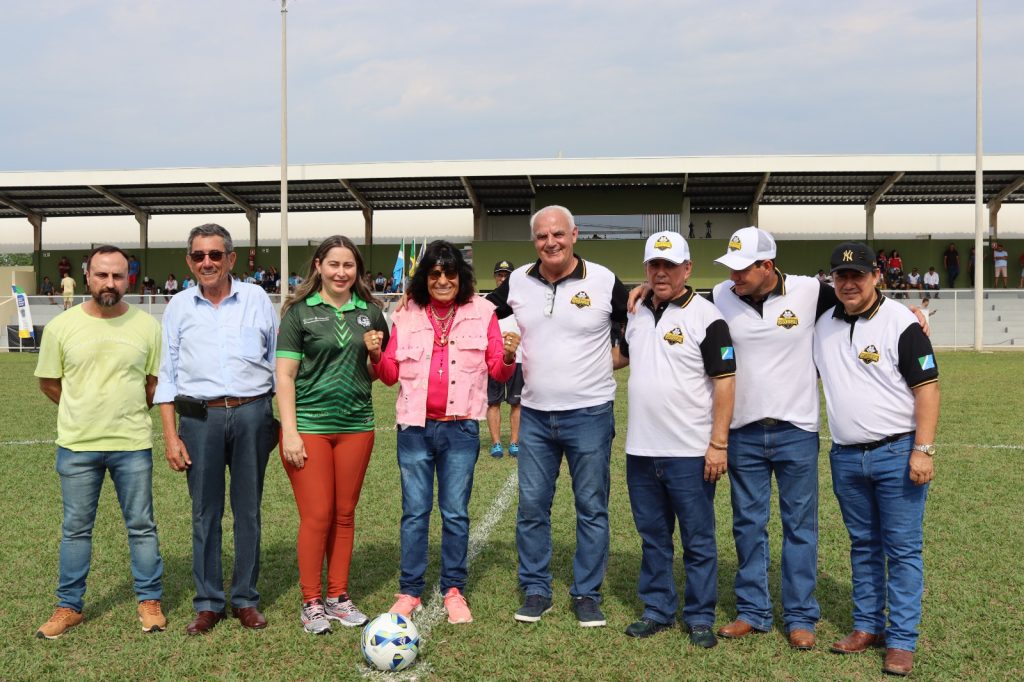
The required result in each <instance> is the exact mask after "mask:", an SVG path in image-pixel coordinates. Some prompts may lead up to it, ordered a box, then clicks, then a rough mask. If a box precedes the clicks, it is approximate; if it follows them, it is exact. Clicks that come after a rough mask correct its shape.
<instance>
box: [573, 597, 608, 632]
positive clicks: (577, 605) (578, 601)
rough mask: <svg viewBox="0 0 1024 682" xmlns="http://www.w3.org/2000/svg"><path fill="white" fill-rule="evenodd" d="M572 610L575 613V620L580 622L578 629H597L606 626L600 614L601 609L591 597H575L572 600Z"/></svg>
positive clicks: (602, 615)
mask: <svg viewBox="0 0 1024 682" xmlns="http://www.w3.org/2000/svg"><path fill="white" fill-rule="evenodd" d="M573 610H575V611H576V620H578V621H579V622H580V627H584V628H599V627H602V626H604V625H607V624H608V623H607V621H605V619H604V614H603V613H601V607H600V606H598V605H597V600H596V599H594V598H593V597H576V598H575V599H574V600H573Z"/></svg>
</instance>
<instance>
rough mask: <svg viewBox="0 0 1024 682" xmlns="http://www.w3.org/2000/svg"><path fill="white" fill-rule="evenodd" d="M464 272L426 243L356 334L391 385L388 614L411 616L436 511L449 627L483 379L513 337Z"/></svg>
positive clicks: (461, 616) (501, 367)
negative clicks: (398, 292) (394, 489)
mask: <svg viewBox="0 0 1024 682" xmlns="http://www.w3.org/2000/svg"><path fill="white" fill-rule="evenodd" d="M473 284H474V277H473V269H472V267H471V266H470V265H469V264H468V263H466V261H465V260H464V259H463V257H462V253H461V252H460V251H459V249H457V248H456V247H455V246H454V245H452V244H451V243H449V242H446V241H442V240H438V241H434V242H431V243H430V244H429V245H428V246H427V248H426V251H424V253H423V257H422V258H421V259H420V263H419V266H418V267H417V268H416V271H415V273H414V274H413V276H412V279H411V280H410V281H409V286H408V297H409V300H408V303H407V304H406V306H405V307H404V308H403V309H402V310H400V311H398V312H396V313H395V314H394V315H393V316H392V323H393V326H392V330H391V336H390V339H389V341H388V343H387V348H386V349H384V350H383V352H382V351H381V347H380V346H381V339H382V338H383V334H382V333H381V332H376V331H370V332H367V333H366V335H365V339H366V348H367V351H368V352H369V356H370V361H371V362H372V363H373V368H374V370H375V371H376V373H377V377H378V378H379V379H380V380H381V381H382V382H384V383H385V384H387V385H389V386H391V385H394V384H395V383H396V382H397V383H398V384H399V389H398V403H397V405H396V407H395V413H396V420H397V422H398V466H399V469H400V470H401V475H402V525H401V547H402V558H401V575H400V577H399V593H398V594H397V595H396V601H395V604H394V606H392V607H391V612H392V613H400V614H402V615H404V616H406V617H411V616H412V614H413V613H415V612H416V611H419V610H420V609H421V608H422V606H421V599H420V596H421V595H422V594H423V590H424V587H425V584H424V578H423V576H424V573H426V570H427V543H428V538H427V535H428V531H429V528H430V512H431V509H432V508H433V506H434V474H435V472H436V474H437V504H438V507H439V508H440V510H441V594H443V595H444V605H445V609H446V610H447V611H448V622H449V623H469V622H472V620H473V616H472V615H471V613H470V611H469V605H468V604H467V603H466V598H465V596H464V595H463V592H464V591H465V588H466V575H467V563H468V562H467V558H466V552H467V547H468V544H469V497H470V493H471V492H472V489H473V470H474V467H475V466H476V460H477V456H478V455H479V454H480V425H479V421H478V420H480V419H483V418H484V416H485V414H486V411H487V377H488V375H490V377H491V378H493V379H495V380H496V381H502V382H504V381H508V379H509V378H510V377H511V376H512V373H513V372H514V371H515V351H516V348H517V347H518V346H519V336H518V335H517V334H513V333H511V332H508V333H505V334H504V335H502V333H501V330H500V329H499V328H498V319H497V317H495V315H494V306H493V305H492V304H491V303H490V302H488V301H486V300H485V299H483V298H480V297H478V296H477V295H476V293H475V291H474V289H473Z"/></svg>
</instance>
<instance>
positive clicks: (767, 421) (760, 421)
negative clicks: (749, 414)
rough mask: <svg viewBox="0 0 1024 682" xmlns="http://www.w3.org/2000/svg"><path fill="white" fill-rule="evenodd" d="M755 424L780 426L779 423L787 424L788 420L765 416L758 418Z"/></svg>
mask: <svg viewBox="0 0 1024 682" xmlns="http://www.w3.org/2000/svg"><path fill="white" fill-rule="evenodd" d="M754 423H755V424H760V425H761V426H778V425H779V424H786V423H787V422H786V421H785V420H783V419H775V418H774V417H765V418H764V419H758V420H757V421H756V422H754Z"/></svg>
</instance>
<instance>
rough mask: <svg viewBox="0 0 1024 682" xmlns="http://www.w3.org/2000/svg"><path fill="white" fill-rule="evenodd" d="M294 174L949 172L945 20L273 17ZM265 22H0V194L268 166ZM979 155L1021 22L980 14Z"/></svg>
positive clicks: (762, 5) (851, 16) (100, 8)
mask: <svg viewBox="0 0 1024 682" xmlns="http://www.w3.org/2000/svg"><path fill="white" fill-rule="evenodd" d="M289 4H290V12H289V15H288V28H289V32H288V39H289V79H290V83H289V85H290V87H289V119H290V137H289V147H290V149H289V158H290V160H291V162H292V163H318V162H326V163H346V162H370V161H400V160H424V159H490V158H521V157H530V158H533V157H553V156H557V155H558V154H559V153H561V154H563V155H565V156H571V157H590V156H665V155H716V154H838V153H894V154H895V153H970V152H972V151H973V148H974V54H975V53H974V50H975V46H974V38H975V27H974V3H973V2H968V1H965V0H900V2H892V1H891V0H887V1H884V2H883V1H876V0H849V1H848V2H842V3H840V2H828V1H823V0H762V1H760V2H750V1H749V0H722V1H720V2H717V3H708V2H705V1H690V0H665V1H662V0H634V1H633V2H621V0H618V1H605V0H590V1H586V2H584V1H582V0H576V1H565V2H557V1H556V2H551V1H550V0H548V1H543V0H488V1H487V2H479V1H478V0H477V1H473V2H469V1H464V0H451V1H446V0H437V1H436V2H423V1H422V0H419V1H415V2H412V1H407V2H397V1H396V2H392V1H389V0H380V1H379V2H369V3H367V2H362V3H356V2H340V1H338V0H291V1H290V3H289ZM279 9H280V3H279V2H278V1H277V0H206V1H201V0H177V1H174V2H172V1H171V0H146V1H144V2H140V1H138V0H35V1H33V2H26V1H21V2H17V3H14V2H8V3H5V7H4V10H3V21H2V24H0V55H2V57H3V61H4V64H5V69H4V72H5V76H6V77H5V79H4V87H3V91H4V97H3V103H4V107H3V108H4V114H3V119H2V120H3V125H2V126H0V149H2V150H3V152H2V154H0V170H61V169H87V168H151V167H175V166H224V165H248V164H275V163H277V162H278V160H279V137H278V135H279V128H278V126H279V118H278V116H279V107H280V101H279V77H280V72H279V56H280V42H279V41H280V14H279ZM985 31H986V35H985V46H986V47H985V65H986V72H985V88H986V92H985V108H986V116H985V125H986V135H985V148H986V151H988V152H1007V153H1020V152H1021V151H1022V149H1021V144H1020V140H1021V139H1022V136H1021V133H1020V131H1019V126H1020V123H1019V122H1020V120H1021V117H1022V115H1024V68H1021V67H1022V65H1024V57H1022V51H1021V49H1020V46H1019V40H1020V36H1021V35H1024V12H1022V11H1021V10H1020V3H1019V0H1017V1H1012V0H987V2H986V3H985Z"/></svg>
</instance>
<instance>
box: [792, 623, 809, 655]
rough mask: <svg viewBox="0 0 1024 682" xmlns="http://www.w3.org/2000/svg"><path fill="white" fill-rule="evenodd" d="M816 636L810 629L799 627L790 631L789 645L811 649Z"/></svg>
mask: <svg viewBox="0 0 1024 682" xmlns="http://www.w3.org/2000/svg"><path fill="white" fill-rule="evenodd" d="M814 642H815V637H814V633H813V632H811V631H810V630H804V629H802V628H797V629H795V630H790V631H789V645H790V646H791V647H793V648H794V649H799V650H800V651H809V650H810V649H813V648H814Z"/></svg>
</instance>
